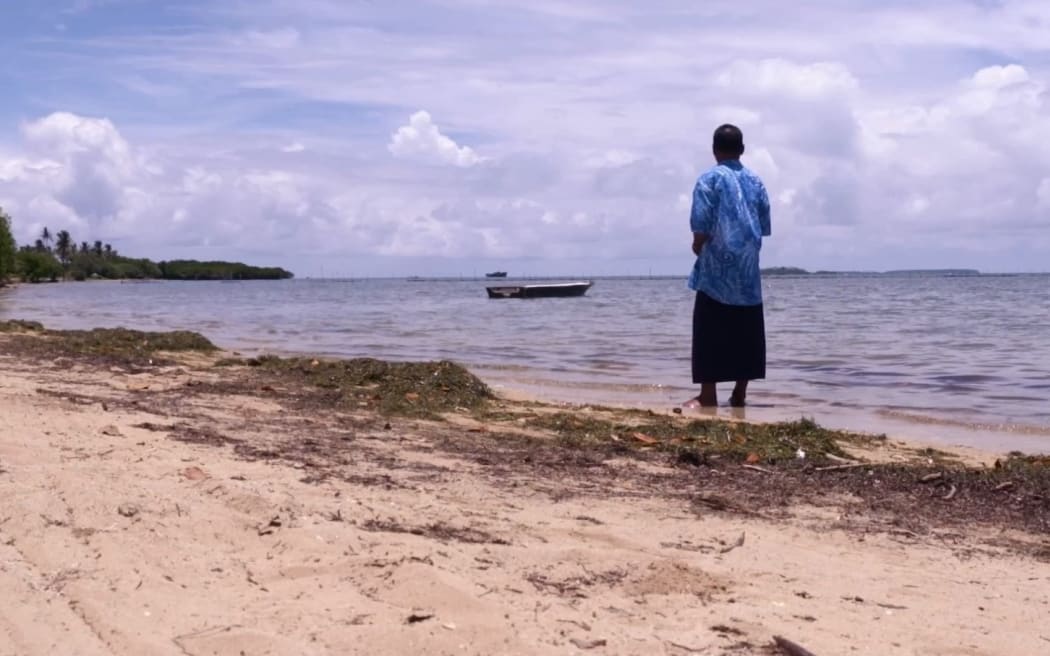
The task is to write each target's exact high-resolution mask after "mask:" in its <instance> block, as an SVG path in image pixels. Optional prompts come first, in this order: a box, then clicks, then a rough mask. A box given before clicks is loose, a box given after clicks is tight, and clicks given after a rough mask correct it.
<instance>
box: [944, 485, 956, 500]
mask: <svg viewBox="0 0 1050 656" xmlns="http://www.w3.org/2000/svg"><path fill="white" fill-rule="evenodd" d="M958 491H959V488H957V487H955V486H954V485H953V486H952V489H950V490H948V494H945V495H944V496H943V497H942V498H943V499H944V500H945V501H951V500H952V499H953V498H955V493H956V492H958Z"/></svg>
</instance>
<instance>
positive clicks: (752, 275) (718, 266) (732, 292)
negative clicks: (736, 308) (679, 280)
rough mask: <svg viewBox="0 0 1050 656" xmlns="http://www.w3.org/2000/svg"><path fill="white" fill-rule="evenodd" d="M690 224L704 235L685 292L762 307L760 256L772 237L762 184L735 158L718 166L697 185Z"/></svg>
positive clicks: (729, 302) (766, 199)
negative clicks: (688, 289) (690, 290)
mask: <svg viewBox="0 0 1050 656" xmlns="http://www.w3.org/2000/svg"><path fill="white" fill-rule="evenodd" d="M689 225H690V227H691V228H692V231H693V232H700V233H703V234H705V235H707V241H705V242H704V245H703V248H702V249H701V250H700V255H699V257H697V258H696V264H695V265H693V272H692V274H691V275H690V276H689V288H690V289H692V290H695V291H702V292H704V293H705V294H707V295H708V296H710V297H711V298H713V299H715V300H716V301H719V302H721V303H725V304H727V305H758V304H760V303H761V302H762V278H761V274H760V273H759V267H758V252H759V251H760V250H761V249H762V237H763V236H767V237H768V236H769V235H770V233H771V225H770V217H769V196H768V195H767V194H766V188H765V186H764V185H763V184H762V180H760V179H759V177H758V176H757V175H755V174H754V173H753V172H751V171H750V170H748V169H747V168H745V167H744V165H742V164H741V163H740V162H739V161H738V160H725V161H723V162H721V163H719V164H718V165H717V166H715V167H714V168H712V169H711V170H709V171H707V172H706V173H704V174H703V175H701V176H700V179H699V180H697V181H696V187H695V188H694V189H693V210H692V212H691V214H690V217H689Z"/></svg>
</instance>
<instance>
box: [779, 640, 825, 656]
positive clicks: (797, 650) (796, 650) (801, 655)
mask: <svg viewBox="0 0 1050 656" xmlns="http://www.w3.org/2000/svg"><path fill="white" fill-rule="evenodd" d="M773 642H775V643H776V645H777V647H780V650H781V651H783V652H784V653H785V654H787V655H788V656H816V654H814V653H813V652H811V651H810V650H808V649H806V648H805V647H803V646H801V645H798V644H795V643H794V642H791V641H790V640H788V639H787V638H781V637H780V636H773Z"/></svg>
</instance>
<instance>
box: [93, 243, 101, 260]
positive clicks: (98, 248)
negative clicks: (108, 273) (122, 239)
mask: <svg viewBox="0 0 1050 656" xmlns="http://www.w3.org/2000/svg"><path fill="white" fill-rule="evenodd" d="M91 250H92V251H94V252H95V255H98V256H99V257H102V242H101V241H98V240H95V246H94V247H93V248H92V249H91Z"/></svg>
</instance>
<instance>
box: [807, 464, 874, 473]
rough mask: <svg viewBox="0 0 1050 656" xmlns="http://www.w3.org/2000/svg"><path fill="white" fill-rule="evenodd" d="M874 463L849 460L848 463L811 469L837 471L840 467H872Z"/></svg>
mask: <svg viewBox="0 0 1050 656" xmlns="http://www.w3.org/2000/svg"><path fill="white" fill-rule="evenodd" d="M875 464H876V463H873V462H851V463H850V464H848V465H829V466H827V467H817V468H816V469H814V470H813V471H820V472H824V471H838V470H840V469H859V468H860V467H874V466H875Z"/></svg>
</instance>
